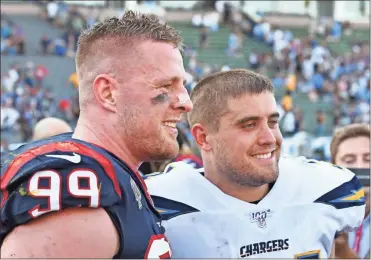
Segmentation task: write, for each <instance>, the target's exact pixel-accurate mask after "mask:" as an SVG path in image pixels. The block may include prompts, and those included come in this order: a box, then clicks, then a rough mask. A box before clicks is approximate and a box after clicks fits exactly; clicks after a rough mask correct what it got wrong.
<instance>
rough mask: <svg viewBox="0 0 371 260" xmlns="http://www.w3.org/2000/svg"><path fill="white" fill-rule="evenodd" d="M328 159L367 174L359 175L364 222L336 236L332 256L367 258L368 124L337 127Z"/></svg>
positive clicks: (368, 200) (368, 247)
mask: <svg viewBox="0 0 371 260" xmlns="http://www.w3.org/2000/svg"><path fill="white" fill-rule="evenodd" d="M331 158H332V159H331V161H332V163H334V164H337V165H339V166H343V167H346V168H350V169H352V168H353V169H358V168H359V169H367V173H368V174H367V175H361V176H358V177H360V180H361V184H362V185H363V186H364V190H365V196H366V212H365V218H364V221H363V222H362V225H361V226H360V227H359V228H358V229H357V230H355V231H353V232H350V233H348V234H347V233H344V234H340V235H339V236H338V237H337V238H336V239H335V242H336V245H335V255H336V257H337V258H348V259H355V258H362V259H363V258H365V259H370V186H369V185H370V126H369V125H366V124H351V125H348V126H346V127H344V128H341V129H338V131H337V132H336V133H335V134H334V138H333V139H332V142H331ZM355 173H356V174H357V172H355ZM361 178H362V179H361Z"/></svg>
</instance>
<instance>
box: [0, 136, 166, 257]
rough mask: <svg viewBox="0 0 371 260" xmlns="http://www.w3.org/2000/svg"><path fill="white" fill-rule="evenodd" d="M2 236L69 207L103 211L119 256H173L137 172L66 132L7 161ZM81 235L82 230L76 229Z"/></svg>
mask: <svg viewBox="0 0 371 260" xmlns="http://www.w3.org/2000/svg"><path fill="white" fill-rule="evenodd" d="M0 187H1V189H0V190H1V233H0V246H1V245H2V243H3V241H4V238H5V236H6V235H7V234H9V232H11V231H12V230H13V229H14V228H15V227H16V226H19V225H22V224H24V223H27V222H28V221H30V220H32V219H34V218H37V217H39V216H41V215H43V214H47V213H49V212H53V211H59V210H62V209H65V208H69V207H91V208H99V207H101V208H104V209H105V210H106V212H107V213H108V214H109V216H110V217H111V219H112V221H113V222H114V224H115V226H116V228H117V230H118V233H119V236H120V248H119V252H118V254H117V255H116V256H115V258H142V259H143V258H159V257H160V258H170V248H169V244H168V242H167V240H166V238H165V237H164V228H163V227H162V226H161V218H160V215H159V213H158V212H157V211H156V210H155V208H154V207H153V204H152V200H151V198H150V196H149V195H148V192H147V188H146V186H145V184H144V182H143V180H142V178H141V177H140V176H139V174H138V173H136V172H134V171H132V170H131V169H130V168H129V167H128V166H126V165H125V164H124V163H123V162H122V161H121V160H119V159H118V158H117V157H115V156H114V155H113V154H111V153H109V152H108V151H106V150H104V149H102V148H100V147H98V146H95V145H92V144H89V143H86V142H83V141H80V140H76V139H72V138H71V134H62V135H59V136H55V137H52V138H49V139H44V140H40V141H36V142H33V143H30V144H26V145H23V146H22V147H20V148H18V149H17V150H15V151H12V152H10V153H9V154H8V156H7V157H5V158H2V166H1V183H0ZM76 232H78V231H76Z"/></svg>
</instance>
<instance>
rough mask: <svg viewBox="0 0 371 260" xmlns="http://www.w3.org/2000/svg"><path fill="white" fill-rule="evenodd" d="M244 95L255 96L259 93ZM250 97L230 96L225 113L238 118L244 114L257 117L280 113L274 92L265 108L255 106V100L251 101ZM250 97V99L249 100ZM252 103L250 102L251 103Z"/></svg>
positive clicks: (227, 115)
mask: <svg viewBox="0 0 371 260" xmlns="http://www.w3.org/2000/svg"><path fill="white" fill-rule="evenodd" d="M244 96H249V97H250V98H254V97H256V96H258V95H251V94H247V95H244ZM249 97H245V98H244V97H240V98H233V97H231V98H228V99H227V102H226V106H225V112H224V113H223V115H225V116H226V117H228V118H230V119H234V118H238V117H241V116H243V115H246V116H257V117H270V116H271V115H272V114H275V113H278V109H277V104H276V102H275V99H274V96H273V94H272V102H270V103H266V104H265V106H264V110H260V109H258V108H257V107H256V106H254V103H253V102H249V101H251V100H252V99H249ZM247 99H249V100H247ZM249 103H250V104H249Z"/></svg>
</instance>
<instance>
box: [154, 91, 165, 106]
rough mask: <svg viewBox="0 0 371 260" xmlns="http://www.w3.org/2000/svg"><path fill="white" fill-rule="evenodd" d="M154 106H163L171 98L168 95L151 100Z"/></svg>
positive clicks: (161, 95)
mask: <svg viewBox="0 0 371 260" xmlns="http://www.w3.org/2000/svg"><path fill="white" fill-rule="evenodd" d="M151 100H152V104H153V105H158V104H163V103H165V102H167V101H168V100H169V96H168V94H166V93H163V94H160V95H158V96H156V97H154V98H152V99H151Z"/></svg>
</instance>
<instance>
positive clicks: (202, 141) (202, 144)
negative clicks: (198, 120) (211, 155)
mask: <svg viewBox="0 0 371 260" xmlns="http://www.w3.org/2000/svg"><path fill="white" fill-rule="evenodd" d="M191 133H192V135H193V138H194V139H195V141H196V143H197V145H198V147H199V148H200V149H201V150H204V151H206V152H208V151H211V149H212V147H211V145H210V143H209V140H208V139H209V138H208V131H207V129H206V127H205V126H204V125H202V124H195V125H194V126H193V127H192V128H191Z"/></svg>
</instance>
